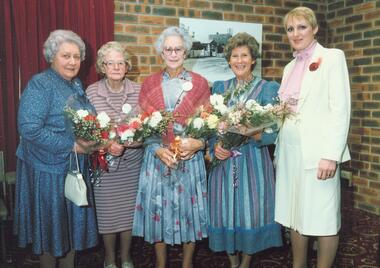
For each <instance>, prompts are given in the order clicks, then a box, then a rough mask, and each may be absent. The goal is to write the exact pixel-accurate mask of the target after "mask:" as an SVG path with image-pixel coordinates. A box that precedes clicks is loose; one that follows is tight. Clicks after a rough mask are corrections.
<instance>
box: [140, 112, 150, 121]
mask: <svg viewBox="0 0 380 268" xmlns="http://www.w3.org/2000/svg"><path fill="white" fill-rule="evenodd" d="M151 114H152V113H148V112H144V113H143V114H142V115H141V122H142V121H144V119H145V118H147V117H149V116H151Z"/></svg>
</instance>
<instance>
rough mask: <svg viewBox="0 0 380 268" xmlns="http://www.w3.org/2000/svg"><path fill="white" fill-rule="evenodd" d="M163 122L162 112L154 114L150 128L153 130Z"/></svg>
mask: <svg viewBox="0 0 380 268" xmlns="http://www.w3.org/2000/svg"><path fill="white" fill-rule="evenodd" d="M161 120H162V115H161V113H160V112H153V113H152V116H151V117H150V119H149V123H148V124H149V126H150V127H152V128H155V127H157V125H158V124H159V123H160V122H161Z"/></svg>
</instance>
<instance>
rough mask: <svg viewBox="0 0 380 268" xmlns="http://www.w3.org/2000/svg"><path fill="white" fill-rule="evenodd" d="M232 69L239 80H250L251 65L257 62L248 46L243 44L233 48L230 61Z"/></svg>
mask: <svg viewBox="0 0 380 268" xmlns="http://www.w3.org/2000/svg"><path fill="white" fill-rule="evenodd" d="M228 63H229V64H230V66H231V70H232V71H233V72H234V74H235V75H236V78H237V79H238V80H248V79H249V78H250V76H251V71H252V70H251V67H252V64H254V63H255V60H254V59H253V58H252V55H251V52H250V50H249V48H248V46H241V47H236V48H234V49H232V52H231V57H230V60H229V62H228Z"/></svg>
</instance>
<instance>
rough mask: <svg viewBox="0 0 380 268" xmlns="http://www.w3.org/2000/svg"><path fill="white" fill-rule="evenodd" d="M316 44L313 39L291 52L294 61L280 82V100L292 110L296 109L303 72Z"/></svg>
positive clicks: (306, 68)
mask: <svg viewBox="0 0 380 268" xmlns="http://www.w3.org/2000/svg"><path fill="white" fill-rule="evenodd" d="M316 46H317V41H316V40H314V41H313V42H311V44H310V45H309V46H308V47H307V48H305V49H304V50H301V51H295V52H294V53H293V56H294V57H295V58H296V63H295V65H294V67H293V69H292V70H291V71H290V73H289V74H288V75H287V77H284V79H283V81H282V83H281V86H280V89H279V97H280V100H281V101H285V102H287V103H288V104H289V106H290V108H291V109H292V110H293V111H294V112H295V111H297V105H298V99H299V95H300V92H301V83H302V80H303V77H304V75H305V72H306V71H307V70H308V65H309V63H310V60H311V56H312V55H313V52H314V49H315V47H316Z"/></svg>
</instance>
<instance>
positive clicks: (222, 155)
mask: <svg viewBox="0 0 380 268" xmlns="http://www.w3.org/2000/svg"><path fill="white" fill-rule="evenodd" d="M215 157H216V158H218V159H219V160H222V161H223V160H226V159H227V158H229V157H231V152H230V151H229V150H226V149H224V148H223V147H222V146H220V145H219V144H216V145H215Z"/></svg>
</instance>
